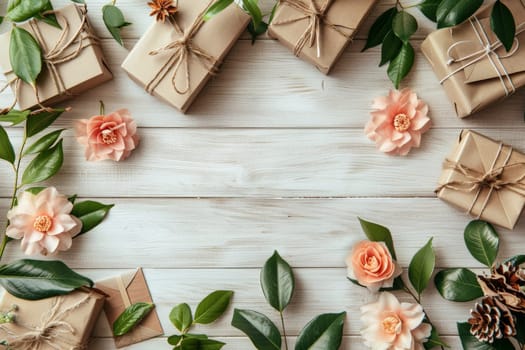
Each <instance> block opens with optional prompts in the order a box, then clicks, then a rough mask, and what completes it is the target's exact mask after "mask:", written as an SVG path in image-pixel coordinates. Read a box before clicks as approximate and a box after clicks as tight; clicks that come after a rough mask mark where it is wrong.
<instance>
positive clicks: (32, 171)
mask: <svg viewBox="0 0 525 350" xmlns="http://www.w3.org/2000/svg"><path fill="white" fill-rule="evenodd" d="M63 162H64V151H63V149H62V140H60V141H59V142H58V143H57V144H56V145H55V146H53V147H51V148H50V149H48V150H45V151H43V152H41V153H40V154H39V155H38V156H36V157H35V159H33V160H32V161H31V162H30V163H29V165H28V166H27V168H26V170H25V171H24V174H23V175H22V184H23V185H29V184H33V183H35V182H41V181H45V180H47V179H49V178H50V177H52V176H53V175H55V174H56V173H57V172H58V171H59V170H60V168H61V167H62V164H63Z"/></svg>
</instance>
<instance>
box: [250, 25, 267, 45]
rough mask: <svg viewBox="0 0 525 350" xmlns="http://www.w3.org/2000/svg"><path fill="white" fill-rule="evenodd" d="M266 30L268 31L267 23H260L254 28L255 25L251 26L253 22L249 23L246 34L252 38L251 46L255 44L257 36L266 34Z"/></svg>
mask: <svg viewBox="0 0 525 350" xmlns="http://www.w3.org/2000/svg"><path fill="white" fill-rule="evenodd" d="M267 30H268V23H266V22H264V21H261V23H259V25H258V26H257V27H255V25H254V24H253V21H251V22H250V23H249V24H248V32H249V33H250V34H251V36H252V44H254V43H255V40H257V37H258V36H259V35H262V34H264V33H266V31H267Z"/></svg>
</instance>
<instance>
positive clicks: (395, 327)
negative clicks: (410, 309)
mask: <svg viewBox="0 0 525 350" xmlns="http://www.w3.org/2000/svg"><path fill="white" fill-rule="evenodd" d="M382 325H383V330H384V331H385V332H386V333H388V334H399V332H401V320H400V319H399V317H397V316H395V315H391V316H388V317H386V318H385V319H384V320H383V322H382Z"/></svg>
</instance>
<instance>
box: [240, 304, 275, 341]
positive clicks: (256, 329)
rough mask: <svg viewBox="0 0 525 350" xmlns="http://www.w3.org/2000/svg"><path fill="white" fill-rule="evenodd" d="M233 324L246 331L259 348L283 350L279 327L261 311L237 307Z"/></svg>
mask: <svg viewBox="0 0 525 350" xmlns="http://www.w3.org/2000/svg"><path fill="white" fill-rule="evenodd" d="M232 326H233V327H235V328H237V329H239V330H241V331H242V332H244V334H246V335H247V336H248V338H250V340H251V341H252V343H253V345H255V347H256V348H257V350H281V333H280V332H279V329H277V327H276V326H275V324H274V323H273V322H272V321H271V320H270V319H269V318H268V317H266V316H264V315H263V314H261V313H259V312H256V311H251V310H241V309H235V310H234V312H233V319H232Z"/></svg>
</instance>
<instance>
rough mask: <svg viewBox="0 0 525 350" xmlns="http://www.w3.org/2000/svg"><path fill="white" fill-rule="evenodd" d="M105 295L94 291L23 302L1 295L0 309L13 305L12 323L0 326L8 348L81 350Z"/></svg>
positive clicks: (0, 336) (10, 296)
mask: <svg viewBox="0 0 525 350" xmlns="http://www.w3.org/2000/svg"><path fill="white" fill-rule="evenodd" d="M104 299H105V296H104V295H102V294H100V293H98V292H96V291H94V290H76V291H74V292H72V293H70V294H67V295H62V296H57V297H53V298H47V299H42V300H36V301H35V300H24V299H19V298H16V297H14V296H13V295H11V294H9V293H7V292H5V294H4V296H3V298H2V301H1V302H0V310H2V311H6V310H9V309H10V308H12V306H13V305H16V307H17V308H16V309H17V311H16V312H15V320H14V323H4V324H0V339H2V340H5V341H7V342H8V344H9V346H8V348H9V349H38V350H56V349H85V348H87V343H88V340H89V337H90V335H91V331H92V330H93V326H94V325H95V322H96V321H97V319H98V317H99V315H100V312H101V311H102V306H103V304H104Z"/></svg>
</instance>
